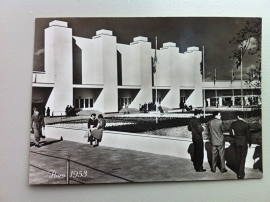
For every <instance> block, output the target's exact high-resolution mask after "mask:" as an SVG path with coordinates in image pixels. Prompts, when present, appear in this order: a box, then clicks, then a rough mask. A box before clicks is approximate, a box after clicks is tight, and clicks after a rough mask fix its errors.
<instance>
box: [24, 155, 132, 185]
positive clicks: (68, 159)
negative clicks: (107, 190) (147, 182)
mask: <svg viewBox="0 0 270 202" xmlns="http://www.w3.org/2000/svg"><path fill="white" fill-rule="evenodd" d="M30 152H32V153H35V154H40V155H44V156H48V157H52V158H57V159H61V160H66V161H67V176H66V181H67V184H69V176H70V162H73V163H77V164H79V165H81V166H84V167H87V168H90V169H92V170H95V171H98V172H101V173H104V174H106V175H110V176H113V177H116V178H119V179H122V180H125V181H128V182H134V181H132V180H129V179H126V178H123V177H120V176H117V175H114V174H111V173H107V172H105V171H102V170H99V169H97V168H93V167H91V166H88V165H85V164H82V163H79V162H77V161H74V160H71V159H70V158H69V156H68V157H67V158H63V157H58V156H53V155H49V154H43V153H39V152H35V151H30ZM29 165H31V166H33V167H36V168H39V167H37V166H34V165H32V164H29ZM39 169H41V170H44V171H46V172H50V171H47V170H45V169H42V168H39ZM71 180H73V181H76V180H74V179H71ZM78 182H79V181H78ZM80 183H82V184H84V183H83V182H80Z"/></svg>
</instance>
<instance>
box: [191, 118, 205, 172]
mask: <svg viewBox="0 0 270 202" xmlns="http://www.w3.org/2000/svg"><path fill="white" fill-rule="evenodd" d="M188 130H189V131H191V132H192V142H193V145H194V158H193V165H194V168H195V170H196V171H197V170H200V169H202V168H203V149H204V143H203V138H202V132H203V127H202V124H201V122H200V120H199V119H197V118H196V117H192V119H191V120H190V121H189V124H188Z"/></svg>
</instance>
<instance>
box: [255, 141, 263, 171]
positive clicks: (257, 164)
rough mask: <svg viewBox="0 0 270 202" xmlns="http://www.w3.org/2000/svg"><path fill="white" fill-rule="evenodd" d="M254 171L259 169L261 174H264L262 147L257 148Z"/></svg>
mask: <svg viewBox="0 0 270 202" xmlns="http://www.w3.org/2000/svg"><path fill="white" fill-rule="evenodd" d="M253 160H254V164H253V169H259V170H260V171H261V172H263V167H262V146H261V145H259V146H257V147H256V148H255V151H254V154H253Z"/></svg>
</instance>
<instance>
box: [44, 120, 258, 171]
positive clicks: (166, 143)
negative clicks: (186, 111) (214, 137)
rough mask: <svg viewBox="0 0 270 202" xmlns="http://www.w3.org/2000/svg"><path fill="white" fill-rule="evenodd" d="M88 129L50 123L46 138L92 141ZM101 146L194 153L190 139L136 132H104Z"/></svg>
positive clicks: (230, 154)
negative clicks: (88, 138) (64, 126)
mask: <svg viewBox="0 0 270 202" xmlns="http://www.w3.org/2000/svg"><path fill="white" fill-rule="evenodd" d="M86 131H87V130H86V129H74V128H63V127H57V126H52V125H47V126H46V137H49V138H54V139H60V138H61V136H62V137H63V139H64V140H67V141H73V142H79V143H84V144H89V143H88V142H87V138H84V134H85V133H86ZM100 146H105V147H114V148H120V149H129V150H135V151H141V152H148V153H153V154H160V155H169V156H174V157H180V158H186V159H191V156H192V155H193V144H192V140H191V139H187V138H176V137H167V136H154V135H146V134H137V133H126V132H115V131H104V133H103V138H102V141H101V143H100ZM256 147H259V146H258V145H252V146H251V148H250V149H248V155H247V158H246V167H250V168H253V165H254V163H255V161H254V159H253V156H256V154H255V155H254V153H255V148H256ZM225 148H226V151H225V159H226V163H227V166H230V165H231V166H234V165H235V164H236V162H235V157H234V149H233V146H232V145H230V144H229V143H226V144H225ZM256 151H257V150H256ZM259 156H260V157H261V154H259V155H257V156H256V157H259ZM211 158H212V154H211V143H210V142H209V141H205V149H204V161H206V162H211Z"/></svg>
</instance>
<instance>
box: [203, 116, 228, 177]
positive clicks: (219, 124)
mask: <svg viewBox="0 0 270 202" xmlns="http://www.w3.org/2000/svg"><path fill="white" fill-rule="evenodd" d="M213 115H214V117H215V118H214V119H212V120H211V121H209V122H208V123H207V128H208V131H209V133H210V140H211V144H212V167H211V171H212V172H216V165H217V157H218V155H219V156H220V161H221V169H220V171H221V173H225V172H227V169H226V168H225V140H224V135H223V133H224V132H225V125H224V123H223V121H222V120H221V114H220V112H219V111H214V113H213Z"/></svg>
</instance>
